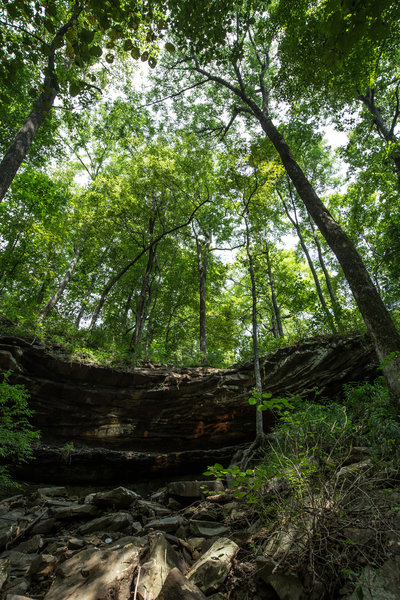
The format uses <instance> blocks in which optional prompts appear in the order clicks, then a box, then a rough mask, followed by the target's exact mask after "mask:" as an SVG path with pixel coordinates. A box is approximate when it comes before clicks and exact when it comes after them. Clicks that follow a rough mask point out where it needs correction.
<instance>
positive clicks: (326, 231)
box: [260, 115, 400, 400]
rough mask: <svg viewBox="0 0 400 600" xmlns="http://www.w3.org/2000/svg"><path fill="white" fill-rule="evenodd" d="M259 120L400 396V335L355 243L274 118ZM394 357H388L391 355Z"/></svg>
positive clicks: (393, 390) (389, 381) (391, 386)
mask: <svg viewBox="0 0 400 600" xmlns="http://www.w3.org/2000/svg"><path fill="white" fill-rule="evenodd" d="M260 117H261V118H260V123H261V126H262V128H263V130H264V131H265V133H266V134H267V136H268V138H269V139H270V140H271V142H272V143H273V145H274V146H275V148H276V150H277V151H278V153H279V156H280V157H281V160H282V164H283V166H284V167H285V169H286V172H287V173H288V175H289V177H290V179H291V181H292V182H293V184H294V186H295V188H296V190H297V192H298V194H299V196H300V198H301V199H302V201H303V202H304V205H305V207H306V208H307V210H308V211H309V213H310V215H311V217H312V218H313V220H314V222H315V224H316V225H317V227H318V228H319V230H320V232H321V233H322V235H323V236H324V238H325V240H326V241H327V243H328V245H329V247H330V248H331V249H332V251H333V253H334V254H335V255H336V257H337V259H338V261H339V264H340V266H341V267H342V269H343V273H344V275H345V277H346V279H347V281H348V284H349V286H350V289H351V291H352V292H353V295H354V298H355V301H356V303H357V306H358V308H359V310H360V312H361V314H362V316H363V319H364V322H365V324H366V326H367V330H368V332H369V333H370V335H371V338H372V340H373V342H374V346H375V349H376V353H377V357H378V360H380V361H385V363H386V364H385V366H384V367H383V373H384V375H385V379H386V382H387V384H388V387H389V390H390V392H391V394H392V395H393V396H394V397H395V398H397V399H398V400H399V399H400V381H399V375H400V360H399V358H398V354H399V352H400V335H399V333H398V331H397V329H396V327H395V325H394V323H393V320H392V318H391V316H390V314H389V312H388V310H387V309H386V306H385V305H384V303H383V300H382V298H381V297H380V295H379V293H378V291H377V289H376V288H375V286H374V284H373V282H372V280H371V278H370V276H369V273H368V271H367V268H366V266H365V265H364V263H363V261H362V259H361V257H360V255H359V254H358V252H357V250H356V247H355V246H354V244H353V242H352V241H351V240H350V238H349V237H348V236H347V235H346V233H345V232H344V231H343V229H342V228H341V227H340V225H339V223H337V222H336V221H335V219H334V218H333V217H332V215H331V214H330V212H329V211H328V209H327V208H326V207H325V205H324V204H323V203H322V201H321V200H320V198H319V197H318V195H317V194H316V192H315V190H314V188H313V187H312V185H311V183H310V182H309V181H308V179H307V177H306V176H305V175H304V173H303V171H302V170H301V168H300V166H299V164H298V163H297V162H296V160H295V159H294V157H293V154H292V152H291V150H290V148H289V145H288V143H287V142H286V140H285V139H284V137H283V136H282V134H281V133H280V132H279V131H278V129H277V128H276V127H275V125H274V124H273V123H272V121H271V119H269V118H267V117H265V116H264V115H260ZM389 356H390V357H391V358H390V359H389V360H388V357H389Z"/></svg>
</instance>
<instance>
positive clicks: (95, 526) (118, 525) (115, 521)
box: [79, 512, 133, 535]
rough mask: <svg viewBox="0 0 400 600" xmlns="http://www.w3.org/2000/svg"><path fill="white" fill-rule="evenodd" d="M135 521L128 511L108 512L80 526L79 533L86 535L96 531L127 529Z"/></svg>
mask: <svg viewBox="0 0 400 600" xmlns="http://www.w3.org/2000/svg"><path fill="white" fill-rule="evenodd" d="M132 523H133V517H132V515H130V514H129V513H127V512H118V513H108V514H107V515H104V516H103V517H99V518H98V519H93V520H92V521H89V522H88V523H84V525H81V526H80V527H79V533H81V534H83V535H85V534H88V533H93V532H94V531H107V533H108V532H111V531H125V529H127V528H128V527H129V526H130V525H132Z"/></svg>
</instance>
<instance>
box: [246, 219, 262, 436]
mask: <svg viewBox="0 0 400 600" xmlns="http://www.w3.org/2000/svg"><path fill="white" fill-rule="evenodd" d="M244 222H245V225H246V253H247V258H248V261H249V274H250V280H251V300H252V305H251V321H252V340H253V361H254V379H255V382H256V390H257V410H256V439H255V442H256V443H260V442H262V440H263V439H264V425H263V413H262V411H261V410H258V407H259V406H260V405H261V404H262V392H263V388H262V377H261V369H260V355H259V352H258V321H257V289H256V279H255V275H254V264H253V256H252V254H251V252H250V233H249V225H248V222H247V218H246V217H244Z"/></svg>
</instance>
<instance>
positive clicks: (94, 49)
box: [89, 46, 103, 58]
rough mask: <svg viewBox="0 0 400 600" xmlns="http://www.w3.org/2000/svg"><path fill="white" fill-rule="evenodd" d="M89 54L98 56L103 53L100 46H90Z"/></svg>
mask: <svg viewBox="0 0 400 600" xmlns="http://www.w3.org/2000/svg"><path fill="white" fill-rule="evenodd" d="M89 54H90V56H95V57H96V58H100V56H101V55H102V54H103V50H102V49H101V48H100V46H92V47H91V48H90V49H89Z"/></svg>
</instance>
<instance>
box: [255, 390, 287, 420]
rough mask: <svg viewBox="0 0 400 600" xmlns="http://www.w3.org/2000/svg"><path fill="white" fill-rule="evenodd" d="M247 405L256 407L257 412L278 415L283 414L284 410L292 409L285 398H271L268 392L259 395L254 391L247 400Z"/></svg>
mask: <svg viewBox="0 0 400 600" xmlns="http://www.w3.org/2000/svg"><path fill="white" fill-rule="evenodd" d="M249 404H250V406H255V405H257V410H260V411H264V410H268V411H271V412H276V413H277V414H278V415H282V414H285V412H286V410H288V409H293V408H294V406H293V404H292V403H291V402H290V400H288V399H287V398H273V397H272V394H271V393H270V392H263V393H262V394H260V393H259V392H257V390H255V389H254V390H253V392H252V396H251V397H250V398H249ZM284 409H285V410H284Z"/></svg>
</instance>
